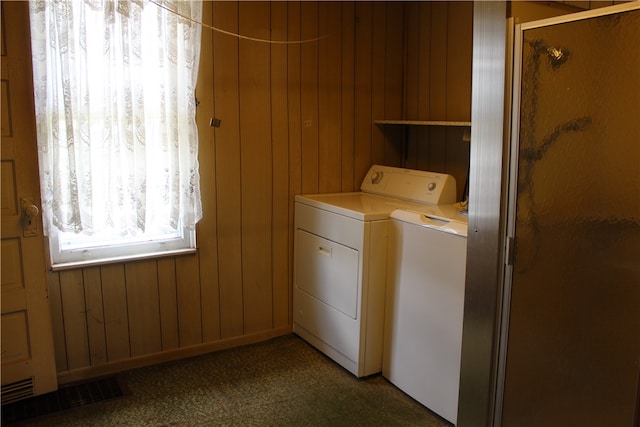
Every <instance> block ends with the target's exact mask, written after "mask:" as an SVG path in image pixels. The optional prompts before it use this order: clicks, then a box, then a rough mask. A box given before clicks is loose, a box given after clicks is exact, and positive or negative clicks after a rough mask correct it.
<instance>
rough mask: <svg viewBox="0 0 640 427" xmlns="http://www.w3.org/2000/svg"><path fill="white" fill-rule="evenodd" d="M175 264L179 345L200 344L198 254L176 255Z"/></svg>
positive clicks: (200, 320)
mask: <svg viewBox="0 0 640 427" xmlns="http://www.w3.org/2000/svg"><path fill="white" fill-rule="evenodd" d="M175 266H176V275H175V281H176V289H177V292H176V295H177V300H178V301H177V302H178V304H177V305H178V334H179V337H180V347H186V346H191V345H196V344H200V343H202V311H203V308H202V306H201V304H202V300H201V292H200V275H199V269H198V256H197V255H184V256H179V257H176V260H175ZM205 310H208V308H205Z"/></svg>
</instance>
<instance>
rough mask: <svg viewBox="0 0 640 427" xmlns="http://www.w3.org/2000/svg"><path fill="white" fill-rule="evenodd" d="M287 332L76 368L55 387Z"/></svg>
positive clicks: (281, 330)
mask: <svg viewBox="0 0 640 427" xmlns="http://www.w3.org/2000/svg"><path fill="white" fill-rule="evenodd" d="M290 333H291V326H286V327H281V328H277V329H270V330H268V331H263V332H257V333H253V334H247V335H241V336H238V337H233V338H223V339H220V340H217V341H212V342H208V343H203V344H198V345H194V346H189V347H181V348H176V349H172V350H167V351H163V352H160V353H153V354H147V355H144V356H138V357H132V358H129V359H124V360H118V361H115V362H111V363H106V364H102V365H96V366H88V367H84V368H79V369H73V370H69V371H64V372H59V373H58V384H68V383H73V382H76V381H84V380H88V379H93V378H98V377H102V376H106V375H112V374H115V373H118V372H123V371H128V370H130V369H135V368H141V367H144V366H150V365H155V364H158V363H163V362H169V361H172V360H178V359H184V358H187V357H193V356H199V355H201V354H206V353H211V352H214V351H220V350H227V349H230V348H234V347H239V346H242V345H247V344H255V343H259V342H262V341H266V340H269V339H271V338H276V337H280V336H283V335H287V334H290Z"/></svg>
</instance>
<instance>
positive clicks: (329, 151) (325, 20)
mask: <svg viewBox="0 0 640 427" xmlns="http://www.w3.org/2000/svg"><path fill="white" fill-rule="evenodd" d="M318 33H319V34H322V35H327V37H325V38H323V39H321V40H319V41H318V169H319V176H318V190H319V192H320V193H337V192H339V191H340V189H341V188H342V182H341V181H342V177H341V172H342V131H341V127H342V93H341V87H340V86H341V81H340V80H341V74H342V64H341V60H342V5H341V3H339V2H324V1H323V2H320V3H319V4H318Z"/></svg>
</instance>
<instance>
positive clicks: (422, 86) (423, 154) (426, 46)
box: [414, 2, 432, 170]
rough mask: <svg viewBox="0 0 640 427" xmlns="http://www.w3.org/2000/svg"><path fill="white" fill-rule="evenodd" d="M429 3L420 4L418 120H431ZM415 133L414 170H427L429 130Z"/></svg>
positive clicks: (421, 129) (421, 128) (422, 127)
mask: <svg viewBox="0 0 640 427" xmlns="http://www.w3.org/2000/svg"><path fill="white" fill-rule="evenodd" d="M431 5H432V3H431V2H420V12H419V14H420V28H419V35H418V37H419V43H418V48H419V51H418V53H417V56H418V76H419V80H418V85H417V88H416V89H417V92H418V94H419V95H418V96H419V97H420V99H419V101H418V118H419V120H431V119H432V117H431V109H430V101H429V100H430V98H431V84H430V83H431V64H432V57H431ZM414 131H415V132H416V138H417V139H416V144H417V146H416V151H415V153H416V164H415V167H416V169H420V170H429V142H430V141H429V135H430V129H429V128H428V127H425V126H421V127H419V128H416V129H414Z"/></svg>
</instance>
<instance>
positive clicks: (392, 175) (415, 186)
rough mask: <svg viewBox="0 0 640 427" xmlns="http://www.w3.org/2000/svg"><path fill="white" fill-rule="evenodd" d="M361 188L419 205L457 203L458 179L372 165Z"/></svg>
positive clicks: (364, 190) (444, 175) (437, 174)
mask: <svg viewBox="0 0 640 427" xmlns="http://www.w3.org/2000/svg"><path fill="white" fill-rule="evenodd" d="M360 189H361V190H362V191H363V192H365V193H372V194H378V195H380V196H387V197H393V198H397V199H401V200H406V201H409V202H414V203H420V204H428V205H441V204H452V203H455V202H456V180H455V178H454V177H452V176H451V175H447V174H442V173H435V172H427V171H418V170H413V169H402V168H394V167H391V166H381V165H373V166H371V168H370V169H369V172H367V175H366V176H365V177H364V180H363V181H362V185H361V186H360Z"/></svg>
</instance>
